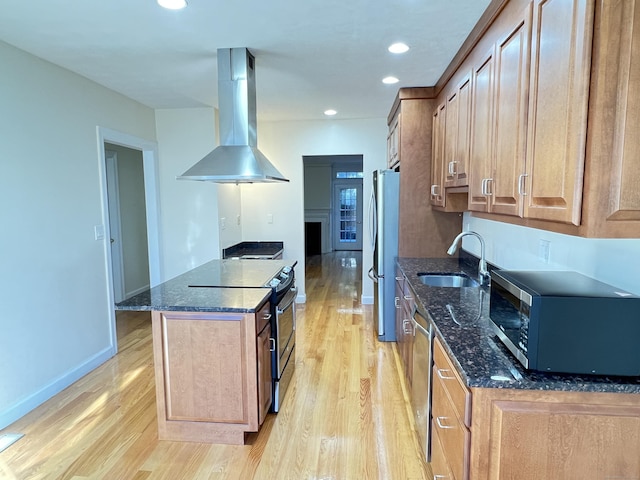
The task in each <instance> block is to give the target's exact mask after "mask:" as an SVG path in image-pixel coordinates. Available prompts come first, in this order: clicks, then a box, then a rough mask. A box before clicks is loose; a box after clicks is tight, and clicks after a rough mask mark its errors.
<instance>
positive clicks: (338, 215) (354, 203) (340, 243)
mask: <svg viewBox="0 0 640 480" xmlns="http://www.w3.org/2000/svg"><path fill="white" fill-rule="evenodd" d="M333 205H334V208H333V225H334V228H333V249H334V250H362V179H353V180H345V181H340V182H338V181H336V182H335V183H334V201H333Z"/></svg>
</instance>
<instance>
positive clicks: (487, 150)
mask: <svg viewBox="0 0 640 480" xmlns="http://www.w3.org/2000/svg"><path fill="white" fill-rule="evenodd" d="M530 23H531V6H529V7H527V8H526V9H525V10H524V12H523V15H522V17H521V18H518V21H517V22H516V24H515V27H514V28H512V29H510V30H509V31H508V32H507V33H506V34H505V35H504V36H503V37H501V38H500V39H498V41H497V42H496V44H495V45H493V46H492V47H491V48H490V50H489V52H488V53H487V54H486V55H485V56H484V57H483V58H482V60H481V61H480V62H479V66H478V67H477V68H476V69H474V97H473V102H474V110H473V111H474V117H473V122H472V125H473V127H472V128H473V130H472V131H473V134H472V142H471V152H472V153H471V154H472V160H471V180H470V185H471V186H470V189H469V209H470V210H475V211H481V212H495V213H503V214H508V215H522V202H521V200H520V199H521V193H522V186H523V185H522V182H523V181H524V178H525V150H526V132H527V130H526V129H527V116H526V114H527V100H528V94H527V92H528V82H529V39H530V33H531V27H530Z"/></svg>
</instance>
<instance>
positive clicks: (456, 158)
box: [443, 74, 471, 187]
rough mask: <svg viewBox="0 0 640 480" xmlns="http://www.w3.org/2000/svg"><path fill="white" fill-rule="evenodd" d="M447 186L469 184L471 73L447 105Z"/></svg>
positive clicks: (444, 167)
mask: <svg viewBox="0 0 640 480" xmlns="http://www.w3.org/2000/svg"><path fill="white" fill-rule="evenodd" d="M446 117H447V119H446V125H445V138H446V145H445V163H444V165H443V170H444V176H445V181H444V185H445V187H464V186H466V185H467V184H468V177H467V168H468V167H467V165H468V164H469V134H470V128H469V127H470V122H471V74H469V75H467V76H466V77H465V78H464V80H462V82H461V83H460V84H459V85H458V87H457V88H456V90H455V91H454V92H453V93H452V94H451V95H449V97H448V99H447V107H446Z"/></svg>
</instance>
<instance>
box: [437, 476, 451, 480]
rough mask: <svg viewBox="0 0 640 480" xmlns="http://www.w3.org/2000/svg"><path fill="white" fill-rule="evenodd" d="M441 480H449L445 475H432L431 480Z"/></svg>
mask: <svg viewBox="0 0 640 480" xmlns="http://www.w3.org/2000/svg"><path fill="white" fill-rule="evenodd" d="M443 478H449V477H448V476H447V475H434V476H433V480H441V479H443Z"/></svg>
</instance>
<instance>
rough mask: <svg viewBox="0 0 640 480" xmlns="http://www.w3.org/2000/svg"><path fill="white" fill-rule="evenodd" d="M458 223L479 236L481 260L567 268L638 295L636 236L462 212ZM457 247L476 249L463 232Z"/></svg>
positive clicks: (512, 267)
mask: <svg viewBox="0 0 640 480" xmlns="http://www.w3.org/2000/svg"><path fill="white" fill-rule="evenodd" d="M462 225H463V228H464V230H472V231H475V232H478V233H479V234H480V235H482V236H483V238H484V240H485V243H486V260H487V262H490V263H492V264H494V265H496V266H498V267H499V268H503V269H509V270H573V271H576V272H580V273H582V274H584V275H587V276H589V277H592V278H595V279H597V280H600V281H602V282H605V283H608V284H610V285H614V286H616V287H619V288H623V289H625V290H627V291H629V292H631V293H634V294H636V295H640V239H599V238H598V239H594V238H582V237H575V236H571V235H563V234H560V233H554V232H548V231H546V230H538V229H535V228H528V227H521V226H518V225H511V224H507V223H502V222H496V221H492V220H485V219H481V218H475V217H473V216H471V214H469V213H468V212H467V213H465V214H464V218H463V222H462ZM452 240H453V239H452ZM462 247H463V248H464V249H465V250H466V251H468V252H470V253H472V254H474V255H477V256H479V255H480V244H479V242H478V241H477V239H474V238H470V237H465V238H464V239H463V243H462ZM546 259H548V261H547V260H546Z"/></svg>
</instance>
